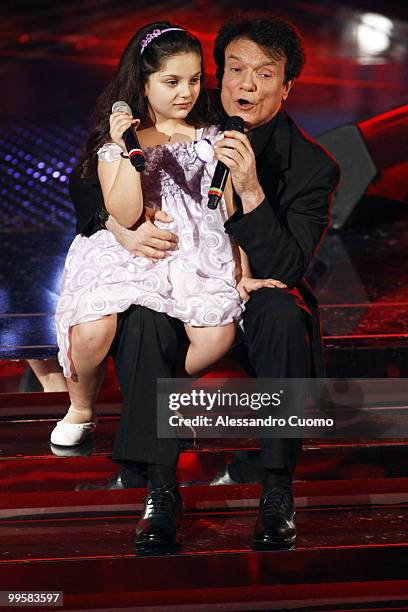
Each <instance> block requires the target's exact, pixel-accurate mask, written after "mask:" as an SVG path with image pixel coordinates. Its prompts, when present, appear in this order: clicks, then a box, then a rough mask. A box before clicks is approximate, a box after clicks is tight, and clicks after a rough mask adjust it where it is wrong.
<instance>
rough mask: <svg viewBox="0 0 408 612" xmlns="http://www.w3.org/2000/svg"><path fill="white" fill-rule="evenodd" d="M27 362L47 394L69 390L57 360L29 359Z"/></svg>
mask: <svg viewBox="0 0 408 612" xmlns="http://www.w3.org/2000/svg"><path fill="white" fill-rule="evenodd" d="M27 362H28V364H29V366H30V367H31V369H32V371H33V372H34V374H35V375H36V377H37V378H38V380H39V381H40V383H41V385H42V387H43V389H44V391H45V392H49V391H66V390H67V383H66V380H65V378H64V375H63V373H62V369H61V366H60V364H59V363H58V360H57V359H55V358H51V359H28V360H27Z"/></svg>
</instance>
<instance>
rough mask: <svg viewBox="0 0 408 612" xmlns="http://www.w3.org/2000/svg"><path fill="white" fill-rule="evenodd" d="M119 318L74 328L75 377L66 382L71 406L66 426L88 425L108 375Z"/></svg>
mask: <svg viewBox="0 0 408 612" xmlns="http://www.w3.org/2000/svg"><path fill="white" fill-rule="evenodd" d="M116 322H117V315H116V314H112V315H108V316H106V317H103V318H102V319H98V320H96V321H89V322H87V323H80V324H79V325H74V326H73V327H72V328H71V362H72V365H73V368H74V369H75V373H76V376H75V377H73V378H71V379H67V385H68V391H69V397H70V400H71V406H70V408H69V410H68V413H67V415H66V416H65V418H64V421H65V422H66V423H88V422H90V421H92V420H93V418H94V404H95V399H96V395H97V393H98V391H99V387H100V386H101V384H102V381H103V377H104V374H105V367H106V357H107V354H108V351H109V349H110V346H111V344H112V341H113V338H114V336H115V333H116Z"/></svg>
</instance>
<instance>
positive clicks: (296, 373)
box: [231, 289, 311, 549]
mask: <svg viewBox="0 0 408 612" xmlns="http://www.w3.org/2000/svg"><path fill="white" fill-rule="evenodd" d="M309 317H310V314H309V312H308V311H307V309H306V307H305V305H304V302H303V300H302V299H301V297H300V295H299V294H298V293H297V292H289V291H282V290H278V289H260V290H259V291H257V292H256V293H255V294H253V295H252V296H251V299H250V300H249V302H248V304H247V308H246V311H245V318H244V326H245V338H244V342H245V345H246V347H247V350H248V359H249V361H250V363H251V365H252V367H253V369H254V372H255V375H256V376H257V378H297V379H304V378H308V377H309V376H310V363H311V352H310V340H309V334H308V331H309V330H308V326H309V320H310V319H309ZM296 387H297V386H296ZM296 387H295V386H294V387H293V388H291V387H290V386H289V387H288V391H289V394H290V395H291V396H292V402H291V403H290V406H289V408H290V413H291V414H293V415H296V414H297V415H299V416H301V415H302V412H303V407H304V402H303V393H302V392H301V393H299V389H297V388H296ZM302 390H303V389H302ZM302 390H301V391H302ZM289 401H290V400H289ZM260 446H261V453H260V457H258V458H255V459H254V460H253V461H255V462H256V464H255V465H256V466H257V467H258V474H259V475H260V476H262V484H263V496H262V499H261V504H260V512H259V516H258V521H257V524H256V528H255V540H254V545H255V547H256V548H261V549H262V548H265V549H268V548H281V547H288V548H290V547H292V546H293V545H294V542H295V538H296V529H295V525H294V521H293V518H294V504H293V495H292V475H293V472H294V469H295V466H296V462H297V459H298V456H299V452H300V450H301V447H302V440H301V439H299V438H263V439H261V440H260ZM253 466H254V464H252V468H253ZM233 470H234V468H233V467H232V468H231V477H232V478H234V471H233Z"/></svg>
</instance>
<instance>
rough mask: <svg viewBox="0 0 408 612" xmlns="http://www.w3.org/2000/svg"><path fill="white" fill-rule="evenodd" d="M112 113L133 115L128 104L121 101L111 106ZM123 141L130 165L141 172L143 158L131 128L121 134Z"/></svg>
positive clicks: (143, 167)
mask: <svg viewBox="0 0 408 612" xmlns="http://www.w3.org/2000/svg"><path fill="white" fill-rule="evenodd" d="M112 113H127V114H128V115H130V116H131V117H132V114H133V113H132V109H131V108H130V106H129V104H127V102H124V101H123V100H118V102H115V103H114V104H113V106H112ZM123 140H124V141H125V145H126V150H127V152H128V153H129V159H130V163H131V164H132V166H133V167H134V168H135V169H136V170H137V171H138V172H143V170H144V169H145V157H144V153H143V151H142V149H141V148H140V144H139V141H138V139H137V136H136V134H135V132H134V130H133V128H132V126H130V127H129V128H128V129H127V130H126V132H125V133H124V134H123Z"/></svg>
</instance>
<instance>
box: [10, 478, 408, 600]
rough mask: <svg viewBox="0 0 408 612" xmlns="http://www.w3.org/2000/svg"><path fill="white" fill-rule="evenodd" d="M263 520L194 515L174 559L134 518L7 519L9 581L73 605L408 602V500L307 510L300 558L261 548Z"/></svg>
mask: <svg viewBox="0 0 408 612" xmlns="http://www.w3.org/2000/svg"><path fill="white" fill-rule="evenodd" d="M184 495H185V491H184V490H183V496H184ZM255 518H256V512H255V511H254V510H239V511H237V510H234V509H227V510H224V511H212V512H211V511H208V510H207V511H204V512H203V511H195V512H187V513H186V515H185V518H184V545H183V548H182V550H181V552H180V553H179V554H176V555H173V556H171V557H169V556H166V555H162V556H157V555H156V556H149V557H142V556H140V555H139V554H137V553H135V549H134V544H133V539H134V528H135V524H136V521H137V514H136V513H134V514H132V515H129V516H121V515H118V514H117V513H115V512H114V511H113V512H106V513H103V512H102V513H101V515H100V516H98V517H69V516H66V517H60V518H57V519H55V518H49V517H45V518H39V519H32V520H28V519H25V520H3V521H1V523H0V534H1V541H2V554H1V559H0V583H1V585H2V590H11V591H12V590H18V591H20V590H21V589H22V585H24V590H27V591H29V590H34V591H41V590H42V591H53V592H54V591H63V592H64V602H65V605H64V609H72V610H73V609H75V610H112V611H113V610H120V609H128V610H130V609H132V610H139V609H143V610H146V609H154V610H177V611H178V610H203V611H204V610H205V611H207V610H216V609H217V610H220V609H223V610H274V609H279V610H282V609H287V608H288V609H289V608H290V609H293V610H301V609H303V610H319V609H340V608H330V606H331V605H333V604H336V605H339V604H341V603H342V604H344V605H345V606H350V605H351V604H353V605H356V604H357V603H359V604H360V605H361V606H362V608H361V609H364V607H365V606H368V604H369V603H370V602H376V604H375V605H376V609H378V608H380V609H381V602H382V601H383V602H387V604H389V603H390V602H395V605H396V606H398V605H399V606H402V602H404V601H405V602H406V601H408V578H407V571H406V559H407V554H408V537H407V534H408V505H407V504H400V505H397V506H395V507H392V508H390V507H388V506H387V507H384V506H381V505H377V506H370V507H367V506H363V505H362V506H361V507H353V508H348V509H345V508H339V507H336V506H332V507H328V508H307V509H302V508H301V509H299V510H298V512H297V527H298V534H299V535H298V541H297V546H296V549H295V550H293V551H276V552H252V548H251V546H252V532H253V525H254V522H255ZM169 565H170V567H171V570H169ZM80 577H82V578H80ZM341 609H347V608H341ZM349 609H355V608H349ZM384 609H385V608H384Z"/></svg>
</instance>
